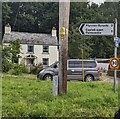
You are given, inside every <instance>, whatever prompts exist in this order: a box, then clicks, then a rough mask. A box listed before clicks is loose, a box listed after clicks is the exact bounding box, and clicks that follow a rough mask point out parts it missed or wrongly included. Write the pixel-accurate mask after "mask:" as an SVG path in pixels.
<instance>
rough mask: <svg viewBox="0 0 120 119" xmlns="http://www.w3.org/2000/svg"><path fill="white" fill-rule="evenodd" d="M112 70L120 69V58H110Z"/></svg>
mask: <svg viewBox="0 0 120 119" xmlns="http://www.w3.org/2000/svg"><path fill="white" fill-rule="evenodd" d="M110 69H119V58H110Z"/></svg>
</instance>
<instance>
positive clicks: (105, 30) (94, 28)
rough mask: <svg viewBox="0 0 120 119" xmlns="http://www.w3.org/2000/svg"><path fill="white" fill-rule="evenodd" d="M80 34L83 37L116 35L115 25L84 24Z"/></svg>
mask: <svg viewBox="0 0 120 119" xmlns="http://www.w3.org/2000/svg"><path fill="white" fill-rule="evenodd" d="M79 32H80V34H81V35H97V36H98V35H104V36H108V35H114V23H82V24H81V25H80V27H79Z"/></svg>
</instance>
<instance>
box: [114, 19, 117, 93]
mask: <svg viewBox="0 0 120 119" xmlns="http://www.w3.org/2000/svg"><path fill="white" fill-rule="evenodd" d="M115 37H117V18H115ZM114 57H115V58H117V46H116V45H115V50H114ZM116 78H117V70H116V69H114V93H116Z"/></svg>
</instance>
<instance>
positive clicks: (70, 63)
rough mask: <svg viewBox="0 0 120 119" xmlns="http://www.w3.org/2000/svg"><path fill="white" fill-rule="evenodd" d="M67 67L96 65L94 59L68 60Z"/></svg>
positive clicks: (91, 66)
mask: <svg viewBox="0 0 120 119" xmlns="http://www.w3.org/2000/svg"><path fill="white" fill-rule="evenodd" d="M68 65H69V68H82V67H84V68H95V67H96V66H97V64H96V62H95V61H83V62H82V61H69V63H68Z"/></svg>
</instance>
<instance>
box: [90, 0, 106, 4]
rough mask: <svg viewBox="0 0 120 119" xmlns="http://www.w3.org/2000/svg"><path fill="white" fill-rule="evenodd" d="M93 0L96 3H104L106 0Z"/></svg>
mask: <svg viewBox="0 0 120 119" xmlns="http://www.w3.org/2000/svg"><path fill="white" fill-rule="evenodd" d="M90 1H91V2H94V3H98V4H99V3H103V2H104V1H105V0H90Z"/></svg>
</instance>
